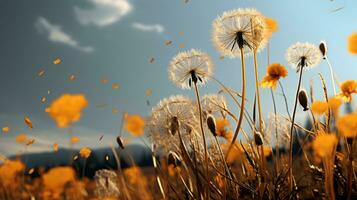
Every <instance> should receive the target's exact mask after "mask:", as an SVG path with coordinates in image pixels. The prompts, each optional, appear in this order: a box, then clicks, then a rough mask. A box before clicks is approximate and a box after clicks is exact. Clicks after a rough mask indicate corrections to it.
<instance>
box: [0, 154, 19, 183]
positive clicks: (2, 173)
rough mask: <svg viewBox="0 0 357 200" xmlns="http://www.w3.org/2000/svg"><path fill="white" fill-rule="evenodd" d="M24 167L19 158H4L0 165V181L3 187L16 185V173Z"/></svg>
mask: <svg viewBox="0 0 357 200" xmlns="http://www.w3.org/2000/svg"><path fill="white" fill-rule="evenodd" d="M24 169H25V165H24V164H23V163H22V162H21V161H20V160H6V161H5V162H4V163H3V164H2V165H0V182H1V183H2V184H4V186H5V187H11V186H13V185H16V182H17V178H18V177H17V175H18V174H19V173H21V172H22V171H23V170H24Z"/></svg>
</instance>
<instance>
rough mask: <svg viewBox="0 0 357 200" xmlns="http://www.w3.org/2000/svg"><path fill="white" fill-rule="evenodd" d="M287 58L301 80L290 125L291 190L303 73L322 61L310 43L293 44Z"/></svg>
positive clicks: (291, 186)
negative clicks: (295, 129)
mask: <svg viewBox="0 0 357 200" xmlns="http://www.w3.org/2000/svg"><path fill="white" fill-rule="evenodd" d="M285 56H286V60H287V61H288V63H289V64H290V65H291V66H292V67H293V68H295V69H296V71H297V72H299V81H298V85H297V90H296V95H295V103H294V110H293V114H292V119H291V127H290V154H289V172H290V173H289V174H290V175H289V185H290V190H292V189H293V184H292V183H293V181H292V180H293V166H292V165H293V141H294V138H293V130H294V124H295V116H296V108H297V103H298V97H299V91H300V87H301V81H302V74H303V71H304V69H308V68H312V67H314V66H316V65H317V64H319V63H320V60H321V54H320V52H319V49H318V48H317V47H316V46H315V45H312V44H310V43H300V42H298V43H296V44H294V45H291V46H290V47H289V48H288V49H287V51H286V55H285Z"/></svg>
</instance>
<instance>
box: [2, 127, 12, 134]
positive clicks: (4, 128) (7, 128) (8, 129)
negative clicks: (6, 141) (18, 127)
mask: <svg viewBox="0 0 357 200" xmlns="http://www.w3.org/2000/svg"><path fill="white" fill-rule="evenodd" d="M1 131H2V132H3V133H8V132H10V127H8V126H5V127H2V129H1Z"/></svg>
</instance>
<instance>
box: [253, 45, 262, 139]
mask: <svg viewBox="0 0 357 200" xmlns="http://www.w3.org/2000/svg"><path fill="white" fill-rule="evenodd" d="M253 54H254V55H253V57H254V75H255V92H256V93H257V100H258V101H257V102H258V114H259V131H260V133H261V134H263V131H262V129H263V118H262V107H261V103H260V92H259V71H258V61H257V50H254V53H253Z"/></svg>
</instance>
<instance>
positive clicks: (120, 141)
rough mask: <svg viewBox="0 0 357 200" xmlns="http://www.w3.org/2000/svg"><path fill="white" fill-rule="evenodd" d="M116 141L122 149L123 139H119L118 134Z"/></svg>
mask: <svg viewBox="0 0 357 200" xmlns="http://www.w3.org/2000/svg"><path fill="white" fill-rule="evenodd" d="M117 143H118V145H119V147H120V148H121V149H124V144H123V140H122V139H121V137H120V136H118V137H117Z"/></svg>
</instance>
